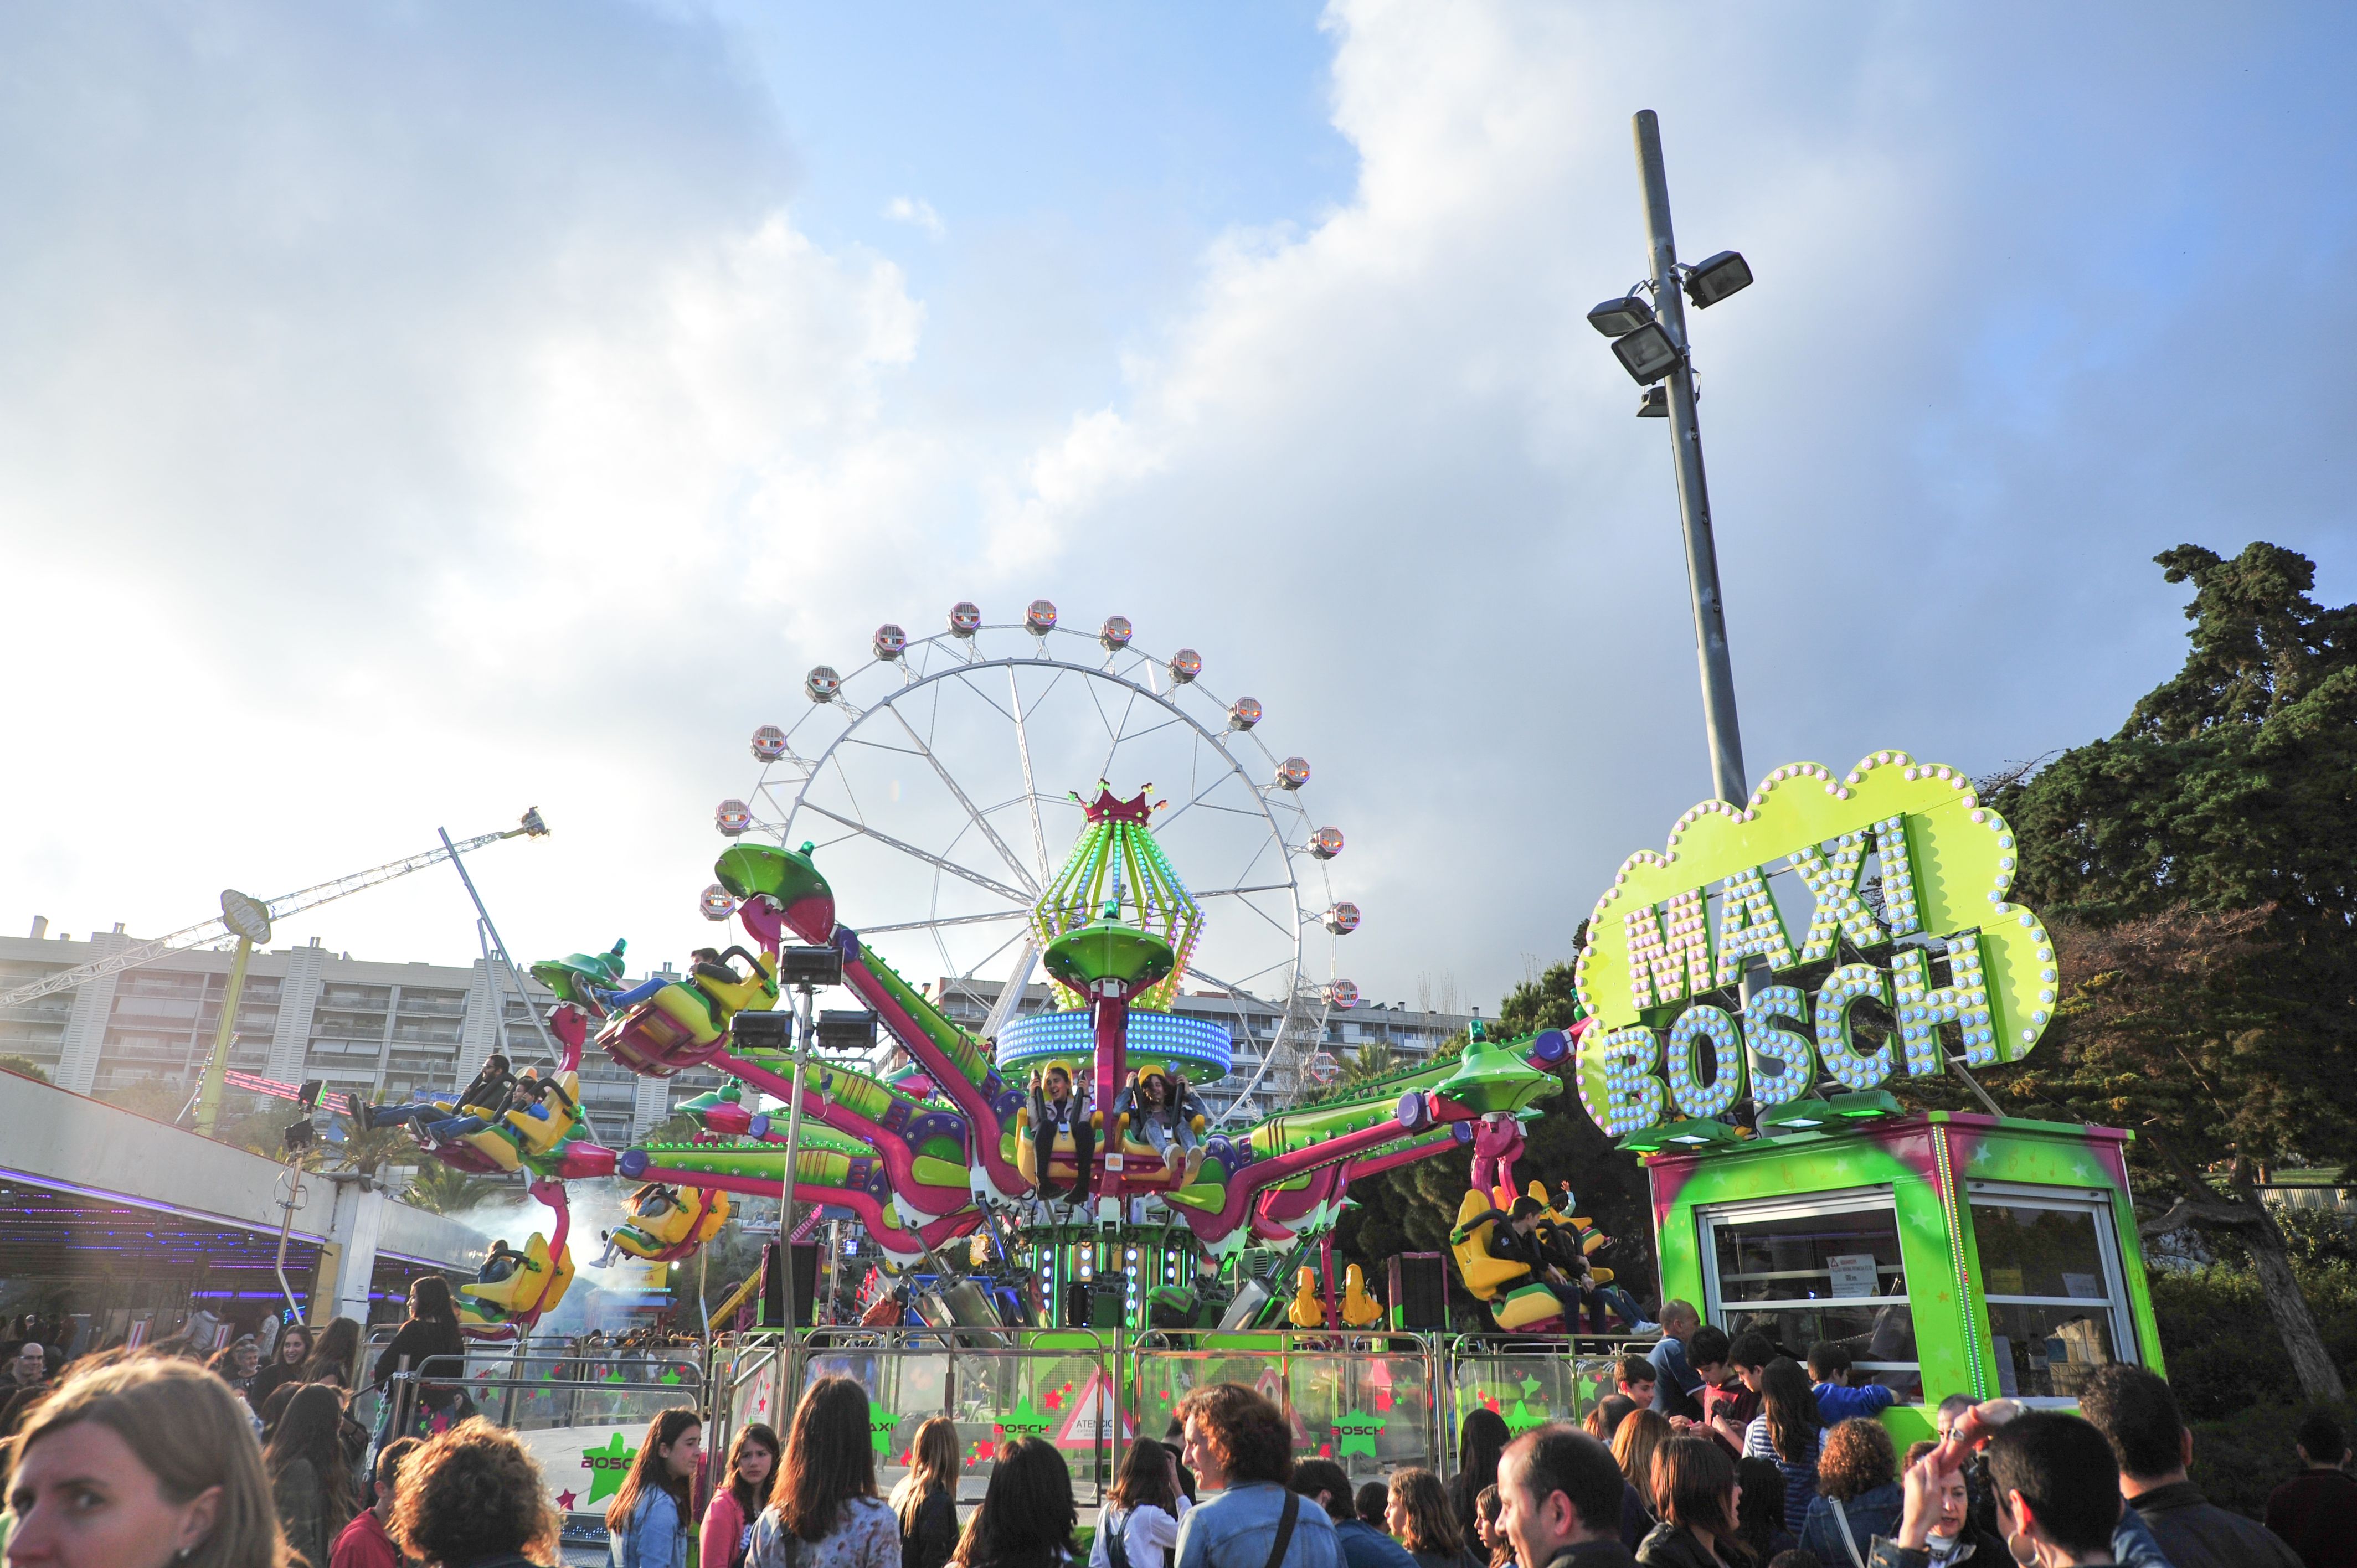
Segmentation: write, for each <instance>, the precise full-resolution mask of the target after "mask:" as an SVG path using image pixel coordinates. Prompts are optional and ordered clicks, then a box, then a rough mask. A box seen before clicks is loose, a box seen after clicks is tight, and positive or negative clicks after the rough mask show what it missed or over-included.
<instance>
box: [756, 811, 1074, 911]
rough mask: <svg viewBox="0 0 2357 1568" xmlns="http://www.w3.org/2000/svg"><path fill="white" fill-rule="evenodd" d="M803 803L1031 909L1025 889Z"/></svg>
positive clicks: (872, 837) (830, 817)
mask: <svg viewBox="0 0 2357 1568" xmlns="http://www.w3.org/2000/svg"><path fill="white" fill-rule="evenodd" d="M802 804H803V805H804V806H805V807H807V808H808V809H810V810H811V811H816V812H817V813H818V814H819V815H820V816H822V817H824V818H826V819H827V820H828V821H829V822H840V823H842V824H843V825H844V826H845V827H846V828H849V829H851V830H852V831H853V832H857V833H859V834H861V835H863V836H865V837H867V838H871V839H874V840H875V841H876V842H877V843H880V844H882V845H884V846H885V847H886V848H887V849H897V850H899V852H900V853H901V854H905V855H908V856H910V857H911V858H913V859H916V860H921V861H923V862H924V863H925V864H926V865H930V866H931V867H933V868H934V869H935V870H937V871H946V872H948V873H949V874H950V875H952V876H958V877H963V878H964V879H965V880H966V881H968V882H971V883H973V884H974V886H976V887H984V888H987V889H989V890H990V891H991V892H993V893H996V894H997V895H998V896H999V897H1002V898H1005V899H1006V900H1007V901H1008V902H1010V903H1015V904H1021V905H1023V906H1025V907H1026V908H1028V907H1029V905H1030V903H1031V896H1030V895H1029V894H1028V893H1025V892H1024V891H1023V890H1022V889H1021V888H1018V887H1009V886H1007V885H1006V883H1004V882H1000V881H998V880H996V878H994V877H988V876H985V875H983V874H982V873H981V872H979V871H973V870H969V869H967V868H966V867H965V866H963V865H959V864H958V863H957V862H955V861H953V860H944V859H942V857H941V856H940V855H938V854H933V853H932V852H931V851H930V850H922V849H919V848H918V847H917V846H916V845H915V844H912V843H909V842H908V841H906V840H905V839H896V838H894V837H893V836H892V835H891V834H890V833H888V832H879V831H878V830H877V829H875V828H872V827H869V826H868V825H867V824H866V823H865V822H854V821H853V820H852V819H850V818H849V817H846V816H843V815H840V814H839V813H837V812H834V811H829V810H827V809H826V808H825V807H824V806H822V805H820V804H819V803H818V802H817V801H816V800H804V801H803V802H802ZM939 923H940V922H939V921H934V920H928V921H925V922H924V924H926V925H929V926H931V925H938V924H939Z"/></svg>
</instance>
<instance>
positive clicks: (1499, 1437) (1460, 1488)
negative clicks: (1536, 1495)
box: [1448, 1405, 1544, 1568]
mask: <svg viewBox="0 0 2357 1568" xmlns="http://www.w3.org/2000/svg"><path fill="white" fill-rule="evenodd" d="M1512 1438H1513V1434H1512V1433H1511V1432H1509V1431H1507V1430H1506V1418H1505V1417H1504V1416H1502V1415H1500V1414H1499V1413H1498V1412H1496V1411H1494V1410H1491V1409H1489V1408H1488V1407H1487V1406H1484V1405H1476V1406H1475V1407H1474V1408H1473V1409H1471V1410H1469V1411H1467V1412H1465V1420H1464V1422H1463V1423H1462V1424H1460V1425H1459V1426H1458V1429H1457V1474H1455V1475H1454V1476H1451V1477H1448V1509H1449V1511H1450V1512H1451V1513H1454V1514H1455V1515H1456V1516H1457V1530H1458V1534H1460V1535H1462V1536H1464V1537H1465V1538H1466V1540H1468V1541H1471V1540H1473V1539H1474V1530H1473V1527H1474V1525H1475V1524H1476V1523H1477V1522H1479V1520H1478V1516H1477V1514H1476V1511H1475V1507H1474V1505H1475V1503H1476V1501H1477V1500H1478V1499H1479V1498H1480V1496H1481V1488H1482V1487H1494V1486H1496V1485H1497V1484H1498V1455H1501V1454H1503V1453H1504V1452H1505V1451H1506V1444H1508V1443H1509V1442H1511V1441H1512ZM1541 1568H1544V1565H1543V1564H1542V1565H1541Z"/></svg>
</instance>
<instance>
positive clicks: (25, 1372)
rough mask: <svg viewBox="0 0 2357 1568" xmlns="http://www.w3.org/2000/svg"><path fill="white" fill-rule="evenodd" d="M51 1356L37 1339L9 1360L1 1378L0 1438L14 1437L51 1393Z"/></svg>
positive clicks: (17, 1351)
mask: <svg viewBox="0 0 2357 1568" xmlns="http://www.w3.org/2000/svg"><path fill="white" fill-rule="evenodd" d="M48 1369H49V1363H48V1354H47V1352H46V1351H44V1350H43V1349H42V1348H41V1342H40V1341H39V1340H38V1339H27V1340H26V1341H25V1342H24V1343H23V1344H21V1345H19V1346H17V1347H16V1348H15V1350H14V1352H13V1353H12V1354H11V1355H10V1356H9V1358H8V1369H7V1371H6V1372H5V1374H0V1438H6V1437H10V1436H13V1435H15V1434H16V1428H17V1427H18V1426H19V1425H20V1424H22V1423H23V1422H24V1419H25V1414H26V1412H27V1411H29V1410H31V1409H32V1408H33V1405H34V1402H36V1401H38V1399H39V1398H40V1397H41V1396H42V1395H43V1394H45V1393H47V1392H48V1391H49V1370H48Z"/></svg>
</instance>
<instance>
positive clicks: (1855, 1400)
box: [1813, 1383, 1899, 1426]
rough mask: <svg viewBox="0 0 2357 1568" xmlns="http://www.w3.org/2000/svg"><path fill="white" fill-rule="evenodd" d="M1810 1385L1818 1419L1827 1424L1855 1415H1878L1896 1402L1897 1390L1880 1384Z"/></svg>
mask: <svg viewBox="0 0 2357 1568" xmlns="http://www.w3.org/2000/svg"><path fill="white" fill-rule="evenodd" d="M1813 1387H1814V1389H1815V1391H1816V1396H1817V1415H1818V1418H1819V1419H1820V1420H1822V1421H1824V1423H1825V1424H1826V1425H1827V1426H1831V1425H1832V1424H1833V1423H1835V1422H1837V1421H1847V1420H1848V1419H1849V1418H1850V1417H1852V1416H1854V1415H1880V1414H1881V1413H1882V1412H1884V1411H1886V1410H1889V1408H1890V1407H1891V1406H1892V1405H1894V1404H1897V1403H1898V1402H1899V1395H1898V1394H1897V1392H1895V1391H1892V1390H1891V1389H1889V1388H1886V1387H1885V1386H1883V1385H1882V1384H1880V1383H1861V1384H1860V1385H1858V1386H1857V1388H1854V1389H1852V1388H1844V1387H1843V1386H1842V1385H1841V1384H1839V1383H1817V1384H1814V1385H1813Z"/></svg>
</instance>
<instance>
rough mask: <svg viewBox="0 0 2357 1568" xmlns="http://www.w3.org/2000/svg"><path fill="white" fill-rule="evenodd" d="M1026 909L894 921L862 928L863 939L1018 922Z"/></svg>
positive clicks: (860, 931) (1026, 913) (860, 930)
mask: <svg viewBox="0 0 2357 1568" xmlns="http://www.w3.org/2000/svg"><path fill="white" fill-rule="evenodd" d="M1029 913H1030V911H1029V910H1028V909H1001V910H999V911H998V912H997V913H996V914H990V915H943V916H942V917H941V918H938V919H931V920H896V921H894V922H893V923H892V924H890V925H888V926H862V927H860V928H859V934H860V935H861V936H863V937H880V936H884V935H887V934H888V933H890V932H893V931H930V930H931V929H933V928H935V927H936V926H986V925H989V924H990V923H991V922H993V921H995V920H1020V919H1022V918H1024V917H1025V916H1027V915H1028V914H1029Z"/></svg>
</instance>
